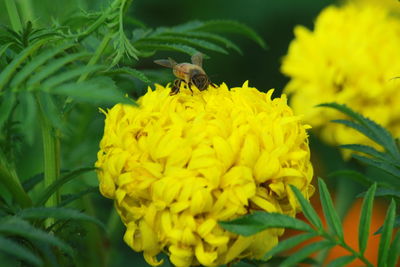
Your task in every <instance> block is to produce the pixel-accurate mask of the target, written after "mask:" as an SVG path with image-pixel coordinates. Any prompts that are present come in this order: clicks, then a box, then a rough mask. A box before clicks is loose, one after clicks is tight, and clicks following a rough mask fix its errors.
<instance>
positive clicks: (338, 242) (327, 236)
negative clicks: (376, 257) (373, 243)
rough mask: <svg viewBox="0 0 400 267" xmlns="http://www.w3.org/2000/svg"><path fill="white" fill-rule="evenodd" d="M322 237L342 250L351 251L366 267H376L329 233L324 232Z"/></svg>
mask: <svg viewBox="0 0 400 267" xmlns="http://www.w3.org/2000/svg"><path fill="white" fill-rule="evenodd" d="M321 236H323V237H324V238H326V239H328V240H330V241H332V242H333V243H335V244H337V245H339V246H341V247H342V248H344V249H346V250H347V251H349V252H350V253H351V254H353V255H354V256H356V257H357V258H358V259H360V260H361V261H362V262H363V263H365V266H367V267H374V265H373V264H372V263H371V262H369V260H368V259H366V258H365V257H364V255H362V254H361V253H359V252H357V251H355V250H354V249H353V248H351V247H350V246H349V245H347V244H346V243H345V242H344V240H337V239H336V238H335V237H333V236H331V235H330V234H329V233H327V232H325V231H324V232H323V233H321Z"/></svg>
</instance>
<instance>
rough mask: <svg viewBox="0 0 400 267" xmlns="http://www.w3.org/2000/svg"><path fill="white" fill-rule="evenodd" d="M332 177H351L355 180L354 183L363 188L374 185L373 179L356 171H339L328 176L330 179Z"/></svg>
mask: <svg viewBox="0 0 400 267" xmlns="http://www.w3.org/2000/svg"><path fill="white" fill-rule="evenodd" d="M332 177H349V178H351V179H353V180H354V181H356V182H358V183H360V184H362V185H363V186H366V187H368V186H370V185H371V183H372V181H373V180H372V179H371V178H369V177H368V176H365V175H364V174H362V173H360V172H358V171H354V170H339V171H334V172H331V173H329V174H328V178H332Z"/></svg>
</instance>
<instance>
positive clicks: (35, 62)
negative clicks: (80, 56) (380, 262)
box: [10, 43, 74, 88]
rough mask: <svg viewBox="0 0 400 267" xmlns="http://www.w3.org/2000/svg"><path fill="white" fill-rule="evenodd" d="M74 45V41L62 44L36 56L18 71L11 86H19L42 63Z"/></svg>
mask: <svg viewBox="0 0 400 267" xmlns="http://www.w3.org/2000/svg"><path fill="white" fill-rule="evenodd" d="M72 46H74V44H72V43H66V44H62V45H60V46H57V47H55V48H52V49H48V50H46V51H44V52H43V53H41V54H39V55H37V56H35V57H34V58H33V59H32V60H31V61H30V62H29V63H28V64H26V65H25V66H24V67H23V68H22V69H21V70H20V71H18V73H17V74H16V75H15V77H14V79H13V80H12V81H11V84H10V87H11V88H17V87H19V86H20V84H21V83H22V82H23V81H24V80H25V79H27V78H28V76H30V75H32V74H33V73H34V71H35V70H36V69H37V68H39V67H40V66H41V65H43V64H44V63H46V62H47V61H48V60H50V59H52V58H53V57H54V56H55V55H57V54H59V53H61V52H63V51H64V50H66V49H68V48H70V47H72Z"/></svg>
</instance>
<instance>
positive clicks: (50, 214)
mask: <svg viewBox="0 0 400 267" xmlns="http://www.w3.org/2000/svg"><path fill="white" fill-rule="evenodd" d="M17 216H19V217H21V218H22V219H47V218H54V219H57V220H79V221H87V222H92V223H95V224H97V225H98V226H100V227H101V228H103V229H104V230H105V229H106V228H105V226H104V224H103V223H102V222H100V221H99V220H98V219H96V218H95V217H92V216H89V215H87V214H85V213H82V212H79V211H77V210H74V209H69V208H62V207H38V208H26V209H23V210H21V211H20V212H18V213H17Z"/></svg>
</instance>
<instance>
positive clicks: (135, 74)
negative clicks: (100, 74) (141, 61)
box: [104, 67, 153, 84]
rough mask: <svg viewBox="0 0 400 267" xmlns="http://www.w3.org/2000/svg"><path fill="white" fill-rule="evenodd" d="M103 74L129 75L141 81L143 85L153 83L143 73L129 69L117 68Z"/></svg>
mask: <svg viewBox="0 0 400 267" xmlns="http://www.w3.org/2000/svg"><path fill="white" fill-rule="evenodd" d="M104 73H105V74H128V75H131V76H133V77H135V78H137V79H139V80H141V81H142V82H144V83H147V84H149V83H153V82H152V81H151V80H150V79H149V78H148V77H147V76H146V75H145V74H144V73H143V72H141V71H139V70H136V69H132V68H129V67H121V68H117V69H115V70H110V71H107V72H104Z"/></svg>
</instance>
